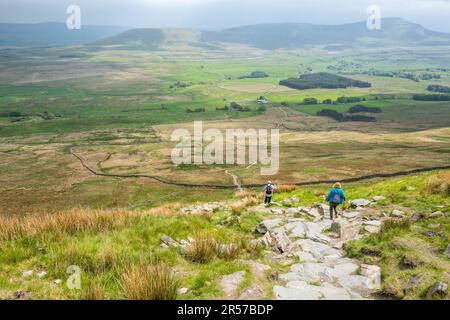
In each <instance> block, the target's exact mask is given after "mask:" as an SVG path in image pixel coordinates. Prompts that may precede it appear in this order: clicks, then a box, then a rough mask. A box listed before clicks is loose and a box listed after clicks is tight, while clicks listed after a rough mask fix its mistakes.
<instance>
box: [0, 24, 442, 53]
mask: <svg viewBox="0 0 450 320" xmlns="http://www.w3.org/2000/svg"><path fill="white" fill-rule="evenodd" d="M229 43H238V44H245V45H249V46H252V47H256V48H262V49H280V48H287V49H294V48H301V47H305V46H322V47H327V48H336V49H339V48H348V47H352V46H362V45H364V46H377V45H382V46H392V45H395V46H398V45H429V46H432V45H450V34H447V33H441V32H435V31H430V30H427V29H425V28H424V27H422V26H421V25H418V24H414V23H411V22H408V21H405V20H402V19H399V18H387V19H383V21H382V29H381V30H373V31H372V30H368V29H367V26H366V22H365V21H363V22H356V23H350V24H343V25H334V26H332V25H314V24H306V23H284V24H260V25H251V26H243V27H237V28H231V29H226V30H222V31H198V30H189V29H155V28H140V29H131V30H128V29H127V28H123V27H101V26H99V27H95V26H83V27H82V29H81V30H76V31H73V30H68V29H67V28H66V26H65V24H64V23H41V24H0V45H16V46H55V45H73V44H89V45H91V46H118V47H122V48H123V49H130V48H135V49H144V50H155V49H167V48H173V47H177V48H187V47H190V48H193V49H196V50H198V49H202V50H223V44H229Z"/></svg>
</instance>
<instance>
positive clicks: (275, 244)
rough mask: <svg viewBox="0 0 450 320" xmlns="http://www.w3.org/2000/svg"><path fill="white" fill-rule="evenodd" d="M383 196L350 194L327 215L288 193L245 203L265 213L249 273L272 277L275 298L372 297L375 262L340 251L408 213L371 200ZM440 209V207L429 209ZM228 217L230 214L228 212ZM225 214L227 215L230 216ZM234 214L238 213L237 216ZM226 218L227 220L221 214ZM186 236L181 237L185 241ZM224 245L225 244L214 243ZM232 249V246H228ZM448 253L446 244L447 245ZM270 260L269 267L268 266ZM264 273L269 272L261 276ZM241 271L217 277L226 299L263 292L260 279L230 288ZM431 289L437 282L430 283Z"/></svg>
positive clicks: (376, 284)
mask: <svg viewBox="0 0 450 320" xmlns="http://www.w3.org/2000/svg"><path fill="white" fill-rule="evenodd" d="M383 200H385V198H384V197H381V196H377V197H373V199H372V200H367V199H356V200H353V201H351V202H350V209H347V210H345V211H344V212H341V214H340V215H339V217H338V218H337V219H336V220H335V221H332V220H330V218H329V207H328V205H326V204H317V205H314V206H299V205H300V203H301V200H300V199H298V198H297V197H295V196H293V197H291V198H288V199H285V200H283V201H282V202H281V203H275V204H274V205H273V206H271V207H266V206H264V205H263V204H261V205H258V206H254V207H248V208H246V211H248V212H256V213H260V214H263V215H264V216H266V217H269V218H268V219H267V220H264V221H262V222H261V223H259V224H258V225H257V226H256V227H255V233H256V234H260V235H261V236H260V237H258V238H256V239H255V240H253V241H252V244H253V245H255V246H262V247H264V248H265V250H266V255H265V256H266V262H267V263H268V264H270V265H272V267H270V266H269V265H265V264H262V263H261V261H250V262H251V263H253V264H254V265H252V270H253V271H252V273H254V274H255V275H257V276H256V278H257V279H260V280H261V279H262V278H264V277H266V278H267V277H268V278H269V280H270V281H271V282H272V283H273V293H272V294H273V298H275V299H280V300H353V299H373V298H374V294H375V293H376V292H377V291H379V290H380V289H381V269H380V267H378V266H376V265H367V264H361V263H360V262H359V261H357V260H353V259H349V258H347V257H345V251H344V247H345V244H346V242H348V241H350V240H355V239H360V238H362V237H364V236H366V235H370V234H373V233H378V232H380V230H381V228H382V225H383V222H384V221H385V220H388V219H402V218H404V217H407V216H408V217H409V218H410V219H412V220H414V214H413V215H410V214H408V213H406V212H404V211H403V210H405V211H407V209H405V208H402V207H397V206H395V207H393V208H392V209H391V211H389V212H387V211H386V210H385V209H384V210H383V211H382V210H380V209H379V208H378V206H377V202H379V201H383ZM217 210H224V211H230V210H231V207H230V206H228V205H224V204H220V203H210V204H203V205H197V206H193V207H189V208H182V209H181V210H180V211H181V212H182V213H184V214H201V213H202V212H211V213H213V212H216V211H217ZM439 214H442V213H440V212H436V213H433V214H432V215H439ZM232 217H234V215H231V216H230V218H232ZM230 218H229V219H230ZM238 218H239V217H238ZM227 221H228V220H227ZM165 240H167V241H164V240H163V241H162V242H163V246H167V247H168V246H170V245H175V246H176V245H177V244H174V243H171V241H170V239H165ZM189 241H192V240H191V239H188V240H187V241H182V242H184V243H181V244H180V245H181V246H184V245H187V244H188V243H189ZM220 249H221V250H224V251H226V250H228V249H229V248H220ZM231 249H232V248H231ZM448 252H449V253H448V254H449V255H450V246H449V248H448ZM274 266H275V267H274ZM269 273H270V276H267V275H268V274H269ZM244 275H245V272H237V273H235V274H232V275H228V276H224V277H222V278H221V279H220V287H221V288H222V290H223V291H224V292H225V294H226V297H227V298H229V299H255V298H261V297H264V296H265V295H264V288H263V285H262V283H263V281H262V280H261V281H259V282H257V283H254V284H253V285H251V286H250V287H249V288H248V290H246V291H244V293H243V294H241V295H236V288H237V287H238V286H239V285H240V283H241V282H242V281H243V279H244ZM436 290H438V291H439V290H441V291H442V288H441V287H439V286H436Z"/></svg>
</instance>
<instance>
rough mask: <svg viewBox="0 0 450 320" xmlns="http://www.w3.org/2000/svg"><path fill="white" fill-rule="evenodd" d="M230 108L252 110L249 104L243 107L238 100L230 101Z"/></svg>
mask: <svg viewBox="0 0 450 320" xmlns="http://www.w3.org/2000/svg"><path fill="white" fill-rule="evenodd" d="M230 108H231V110H234V111H239V112H248V111H251V109H250V107H248V106H245V107H243V106H241V105H240V104H239V103H236V102H231V103H230Z"/></svg>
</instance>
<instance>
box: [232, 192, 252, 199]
mask: <svg viewBox="0 0 450 320" xmlns="http://www.w3.org/2000/svg"><path fill="white" fill-rule="evenodd" d="M234 196H235V197H236V198H238V199H243V198H249V197H253V196H254V194H253V193H252V192H250V191H239V192H236V194H235V195H234Z"/></svg>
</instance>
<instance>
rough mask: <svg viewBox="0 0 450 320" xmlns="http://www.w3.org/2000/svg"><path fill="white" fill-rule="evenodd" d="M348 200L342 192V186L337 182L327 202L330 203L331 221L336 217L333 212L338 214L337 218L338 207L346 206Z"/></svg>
mask: <svg viewBox="0 0 450 320" xmlns="http://www.w3.org/2000/svg"><path fill="white" fill-rule="evenodd" d="M345 200H346V198H345V193H344V191H343V190H342V186H341V184H340V183H339V182H336V183H335V184H334V186H333V189H331V191H330V193H329V194H328V196H327V201H328V202H329V203H330V219H331V220H334V219H335V216H334V214H333V212H334V213H335V214H336V218H337V216H338V212H337V207H338V206H339V205H342V204H344V202H345Z"/></svg>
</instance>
